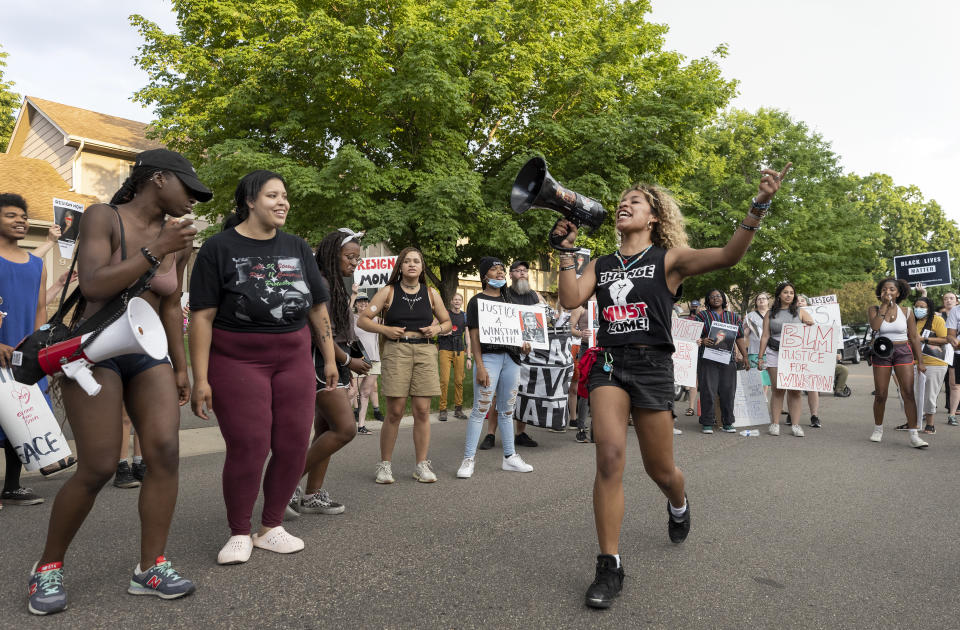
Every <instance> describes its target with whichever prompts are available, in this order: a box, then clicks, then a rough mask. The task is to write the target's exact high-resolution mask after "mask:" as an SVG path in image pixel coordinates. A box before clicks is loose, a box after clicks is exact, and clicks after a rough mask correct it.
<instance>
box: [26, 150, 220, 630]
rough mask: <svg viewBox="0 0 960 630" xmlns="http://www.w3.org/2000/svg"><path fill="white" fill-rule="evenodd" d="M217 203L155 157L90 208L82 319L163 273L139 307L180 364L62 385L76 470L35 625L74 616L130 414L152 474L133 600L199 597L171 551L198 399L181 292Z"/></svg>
mask: <svg viewBox="0 0 960 630" xmlns="http://www.w3.org/2000/svg"><path fill="white" fill-rule="evenodd" d="M211 197H213V193H212V192H210V189H209V188H207V187H206V186H204V185H203V183H202V182H201V181H200V180H199V179H197V176H196V172H195V171H194V170H193V166H192V165H191V164H190V162H189V161H187V159H186V158H184V157H183V156H182V155H180V154H179V153H175V152H173V151H168V150H166V149H154V150H151V151H145V152H143V153H141V154H139V155H138V156H137V158H136V162H135V165H134V168H133V171H132V172H131V174H130V177H128V178H127V180H126V181H125V182H124V183H123V186H122V187H121V188H120V190H119V191H117V193H116V194H115V195H114V196H113V199H112V200H111V202H110V203H109V204H96V205H93V206H90V207H89V208H87V210H86V211H85V212H84V213H83V220H82V221H81V222H80V236H79V238H78V247H79V253H78V266H79V269H80V273H79V281H80V291H81V292H82V294H83V296H84V298H86V301H87V308H86V310H85V312H84V313H83V317H84V318H89V317H90V316H92V315H93V314H94V313H97V312H98V311H99V310H100V309H102V308H103V307H104V305H106V304H108V303H109V302H111V300H112V299H113V298H114V297H115V296H117V295H119V294H120V293H121V292H123V291H124V290H125V289H126V288H127V287H130V286H131V285H134V284H135V283H137V281H138V280H139V279H140V278H141V277H143V276H144V275H145V274H147V273H148V272H150V271H151V270H154V271H155V272H156V273H155V275H153V277H152V279H151V280H150V284H149V289H147V290H146V291H144V292H143V294H142V295H141V296H140V297H142V298H143V299H144V300H146V301H147V302H148V303H149V304H150V305H151V306H153V308H154V309H156V310H157V311H158V313H159V314H160V319H161V320H162V322H163V328H164V331H165V333H166V337H167V342H168V347H169V357H170V358H169V359H167V358H164V359H161V360H157V359H153V358H152V357H150V356H149V355H146V354H124V355H120V356H115V357H113V358H110V359H107V360H105V361H101V362H99V363H96V364H95V365H94V367H93V376H94V378H95V379H96V380H97V381H98V382H99V383H100V385H101V386H102V389H101V391H100V393H99V394H98V395H96V396H89V395H87V394H86V393H85V392H84V390H83V389H81V387H80V385H78V384H77V383H76V382H75V381H72V380H69V379H61V381H60V383H61V384H60V387H61V392H62V394H63V402H64V406H65V407H66V410H67V416H68V417H69V418H70V425H71V427H72V428H73V434H74V437H75V438H76V444H77V459H78V464H77V472H76V474H74V476H73V477H72V478H71V479H70V480H69V481H67V482H66V483H65V484H64V485H63V487H62V488H61V489H60V492H59V493H58V494H57V498H56V500H55V501H54V503H53V510H52V512H51V513H50V527H49V530H48V532H47V541H46V546H45V547H44V550H43V554H42V555H41V556H40V561H39V562H38V563H37V565H36V566H35V567H34V570H33V573H32V574H31V577H30V595H29V610H30V612H32V613H34V614H37V615H47V614H51V613H56V612H60V611H61V610H63V609H65V608H66V607H67V595H66V591H65V590H64V588H63V562H64V558H65V556H66V553H67V547H68V546H69V545H70V541H71V540H73V537H74V535H76V533H77V531H78V530H79V529H80V526H81V525H82V524H83V521H84V519H85V518H86V516H87V514H88V513H89V512H90V509H91V508H92V507H93V503H94V501H95V500H96V498H97V493H98V492H100V489H101V488H102V487H103V486H104V484H106V483H107V482H108V481H110V479H111V478H112V477H113V474H114V472H116V469H117V452H118V451H119V450H120V440H121V426H122V424H121V417H120V416H121V409H122V404H124V403H125V404H126V407H127V410H128V411H129V413H130V419H131V420H132V421H133V424H134V427H135V428H136V431H137V434H138V435H139V436H140V445H141V448H142V451H143V461H144V463H146V464H147V466H148V469H149V472H148V473H147V475H146V476H145V477H144V480H143V485H142V486H141V488H140V504H139V505H140V553H139V556H138V558H139V564H138V565H137V567H136V569H134V571H133V575H132V576H131V578H130V580H129V587H128V589H127V590H128V592H130V593H131V594H134V595H157V596H159V597H161V598H163V599H174V598H177V597H182V596H184V595H189V594H190V593H192V592H193V591H194V585H193V582H191V581H190V580H188V579H186V578H183V577H181V576H180V575H179V574H178V573H177V572H176V570H174V568H173V567H172V566H171V564H170V561H169V560H167V559H166V558H165V557H164V548H165V547H166V544H167V533H168V532H169V530H170V522H171V520H172V519H173V509H174V506H175V504H176V502H177V483H178V474H179V469H178V466H179V440H180V438H179V429H180V410H179V406H178V403H179V405H184V404H186V403H187V402H188V401H189V399H190V383H189V379H188V378H187V364H186V360H185V356H184V351H183V332H182V329H181V325H182V322H181V317H180V290H181V281H182V278H183V270H184V267H185V266H186V264H187V260H188V259H189V257H190V250H191V248H192V245H193V239H194V236H196V233H197V230H196V228H195V227H193V225H192V223H193V221H190V220H189V219H182V218H181V217H183V216H184V215H186V214H187V213H189V212H191V211H192V210H193V206H194V204H196V203H197V202H198V201H209V200H210V198H211ZM168 217H169V218H168ZM171 362H172V365H171ZM78 574H79V575H82V572H78Z"/></svg>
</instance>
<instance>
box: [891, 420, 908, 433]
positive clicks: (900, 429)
mask: <svg viewBox="0 0 960 630" xmlns="http://www.w3.org/2000/svg"><path fill="white" fill-rule="evenodd" d="M894 430H895V431H909V430H910V425H908V424H907V423H906V422H904V423H903V424H901V425H900V426H898V427H896V428H895V429H894Z"/></svg>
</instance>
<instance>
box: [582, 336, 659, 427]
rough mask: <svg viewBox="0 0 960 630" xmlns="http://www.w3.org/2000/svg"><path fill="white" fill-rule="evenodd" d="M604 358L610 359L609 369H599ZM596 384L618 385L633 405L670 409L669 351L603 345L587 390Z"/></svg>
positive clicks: (642, 407)
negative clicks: (628, 396)
mask: <svg viewBox="0 0 960 630" xmlns="http://www.w3.org/2000/svg"><path fill="white" fill-rule="evenodd" d="M607 358H610V359H612V363H610V364H609V365H610V367H611V370H610V371H609V372H605V371H604V370H603V366H604V365H606V364H607V362H606V360H607ZM581 378H582V375H581ZM598 387H619V388H620V389H622V390H624V391H625V392H627V394H629V395H630V406H631V407H633V408H639V409H654V410H657V411H663V410H669V411H673V396H674V394H673V354H672V353H671V352H669V351H668V350H655V349H653V348H633V347H630V346H613V347H610V348H604V349H602V350H600V352H599V354H598V355H597V361H596V363H594V364H593V367H592V368H590V374H589V375H588V377H587V389H588V390H589V391H591V392H592V391H593V390H594V389H596V388H598Z"/></svg>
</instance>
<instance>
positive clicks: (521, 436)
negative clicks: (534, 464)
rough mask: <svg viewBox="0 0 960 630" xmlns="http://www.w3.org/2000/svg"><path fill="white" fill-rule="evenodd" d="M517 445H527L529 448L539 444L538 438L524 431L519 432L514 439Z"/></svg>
mask: <svg viewBox="0 0 960 630" xmlns="http://www.w3.org/2000/svg"><path fill="white" fill-rule="evenodd" d="M513 444H514V445H515V446H526V447H528V448H533V447H535V446H536V445H537V442H536V440H534V439H533V438H532V437H530V436H529V435H527V434H526V433H525V432H524V433H518V434H517V436H516V437H515V438H514V440H513Z"/></svg>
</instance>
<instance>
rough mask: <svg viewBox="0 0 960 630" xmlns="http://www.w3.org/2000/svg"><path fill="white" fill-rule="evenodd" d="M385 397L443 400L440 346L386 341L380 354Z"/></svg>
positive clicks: (382, 385)
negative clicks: (435, 398) (438, 358)
mask: <svg viewBox="0 0 960 630" xmlns="http://www.w3.org/2000/svg"><path fill="white" fill-rule="evenodd" d="M380 360H381V370H382V377H383V378H382V382H381V387H382V389H381V391H382V392H383V395H384V396H391V397H394V398H406V397H407V396H439V395H440V372H439V366H438V364H437V346H435V345H434V344H432V343H399V342H396V341H384V343H383V348H382V349H381V350H380Z"/></svg>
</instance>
